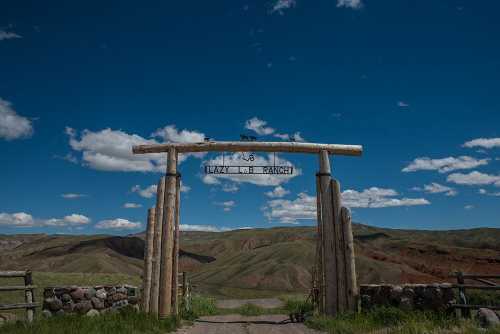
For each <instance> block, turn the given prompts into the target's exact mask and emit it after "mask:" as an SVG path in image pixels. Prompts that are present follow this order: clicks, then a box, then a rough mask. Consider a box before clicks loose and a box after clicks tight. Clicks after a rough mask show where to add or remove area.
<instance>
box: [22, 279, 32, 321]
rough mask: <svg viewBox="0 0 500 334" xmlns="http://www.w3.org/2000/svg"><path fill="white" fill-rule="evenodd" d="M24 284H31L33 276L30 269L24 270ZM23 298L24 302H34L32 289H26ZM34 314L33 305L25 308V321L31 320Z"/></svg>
mask: <svg viewBox="0 0 500 334" xmlns="http://www.w3.org/2000/svg"><path fill="white" fill-rule="evenodd" d="M24 285H25V286H30V287H31V286H32V285H33V276H32V274H31V271H30V270H28V271H26V275H25V276H24ZM24 300H25V302H26V304H33V303H34V302H35V296H34V295H33V290H32V289H26V290H25V291H24ZM34 315H35V308H34V307H33V306H31V307H27V308H26V321H27V322H33V317H34Z"/></svg>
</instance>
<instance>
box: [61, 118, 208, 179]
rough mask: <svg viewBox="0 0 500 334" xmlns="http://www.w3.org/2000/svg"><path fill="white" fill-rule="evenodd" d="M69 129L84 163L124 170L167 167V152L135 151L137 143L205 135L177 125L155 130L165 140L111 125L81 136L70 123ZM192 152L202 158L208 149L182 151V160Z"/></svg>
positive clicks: (74, 146) (67, 130) (192, 154)
mask: <svg viewBox="0 0 500 334" xmlns="http://www.w3.org/2000/svg"><path fill="white" fill-rule="evenodd" d="M66 133H67V134H68V136H69V137H70V141H69V143H70V146H71V148H72V149H73V150H75V151H81V152H82V160H83V162H84V165H86V166H89V167H90V168H92V169H97V170H103V171H122V172H163V171H165V169H166V162H167V157H166V154H161V153H153V154H137V155H134V154H133V153H132V146H134V145H153V144H160V143H163V142H165V141H172V142H192V141H196V142H199V141H203V139H204V135H203V134H202V133H199V132H196V131H188V130H182V131H177V129H176V128H175V126H174V125H169V126H166V127H164V128H162V129H158V130H157V131H156V132H154V133H153V134H152V136H153V137H161V138H162V139H163V140H164V141H162V142H158V141H156V140H155V139H146V138H143V137H141V136H139V135H136V134H128V133H125V132H123V131H121V130H112V129H110V128H107V129H104V130H101V131H97V132H93V131H90V130H83V131H82V133H81V136H80V139H78V138H77V137H78V136H77V131H75V130H74V129H72V128H70V127H67V128H66ZM189 156H195V157H198V158H201V157H203V156H204V153H189V154H179V163H182V162H183V161H184V160H186V159H187V158H188V157H189Z"/></svg>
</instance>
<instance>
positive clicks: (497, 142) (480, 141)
mask: <svg viewBox="0 0 500 334" xmlns="http://www.w3.org/2000/svg"><path fill="white" fill-rule="evenodd" d="M463 146H464V147H468V148H473V147H482V148H494V147H500V138H477V139H473V140H471V141H468V142H466V143H465V144H463Z"/></svg>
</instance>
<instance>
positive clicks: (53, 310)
mask: <svg viewBox="0 0 500 334" xmlns="http://www.w3.org/2000/svg"><path fill="white" fill-rule="evenodd" d="M138 291H139V289H138V288H137V287H135V286H130V285H121V286H102V285H101V286H94V287H78V286H63V287H47V288H45V289H44V291H43V297H44V300H43V306H42V313H43V315H44V316H46V317H50V316H53V315H63V314H72V313H73V314H81V315H89V316H93V315H98V314H101V313H105V312H113V311H117V310H119V309H120V308H123V307H126V306H129V305H130V306H131V307H133V308H135V309H138V307H139V305H138Z"/></svg>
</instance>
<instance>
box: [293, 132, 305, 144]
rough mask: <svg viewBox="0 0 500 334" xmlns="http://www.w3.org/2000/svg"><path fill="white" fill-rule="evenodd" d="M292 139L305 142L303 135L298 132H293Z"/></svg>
mask: <svg viewBox="0 0 500 334" xmlns="http://www.w3.org/2000/svg"><path fill="white" fill-rule="evenodd" d="M291 138H293V140H294V141H297V142H305V141H306V140H305V139H304V137H302V135H301V134H300V132H295V133H294V134H293V135H292V137H291Z"/></svg>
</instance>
